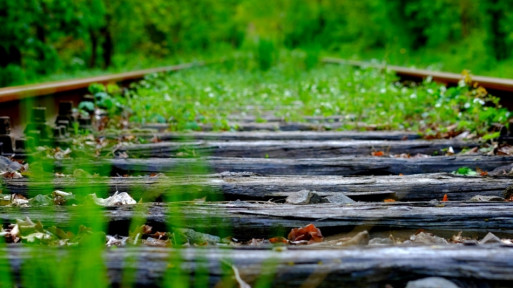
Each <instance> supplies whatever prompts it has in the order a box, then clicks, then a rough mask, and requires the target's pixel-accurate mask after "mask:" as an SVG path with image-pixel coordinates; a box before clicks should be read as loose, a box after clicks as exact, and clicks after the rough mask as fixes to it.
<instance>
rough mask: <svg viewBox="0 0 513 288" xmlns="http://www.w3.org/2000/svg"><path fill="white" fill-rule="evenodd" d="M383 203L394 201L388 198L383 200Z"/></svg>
mask: <svg viewBox="0 0 513 288" xmlns="http://www.w3.org/2000/svg"><path fill="white" fill-rule="evenodd" d="M383 202H395V200H394V199H390V198H388V199H385V200H383Z"/></svg>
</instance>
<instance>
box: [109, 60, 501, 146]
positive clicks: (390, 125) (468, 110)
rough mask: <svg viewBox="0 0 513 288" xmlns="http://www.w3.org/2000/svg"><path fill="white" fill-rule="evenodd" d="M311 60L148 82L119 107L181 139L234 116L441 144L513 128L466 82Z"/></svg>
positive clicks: (236, 64)
mask: <svg viewBox="0 0 513 288" xmlns="http://www.w3.org/2000/svg"><path fill="white" fill-rule="evenodd" d="M265 57H266V59H267V56H265ZM311 58H312V56H311V55H310V54H309V53H302V52H298V51H296V52H292V53H289V54H287V55H283V53H282V55H281V62H279V63H278V64H277V65H275V66H273V67H271V68H268V67H261V66H260V65H258V64H257V65H255V64H254V63H255V62H257V63H260V62H259V60H258V59H256V60H255V59H253V58H252V57H251V55H250V57H240V58H237V59H235V60H229V61H227V62H225V63H223V64H215V65H211V66H208V67H202V68H195V69H190V70H184V71H179V72H174V73H168V74H159V75H149V76H147V77H146V78H145V80H143V81H141V82H140V83H139V84H136V85H134V86H133V89H132V90H131V91H130V92H129V96H128V97H126V96H118V97H117V98H116V99H117V101H118V102H119V103H118V104H120V105H123V106H125V107H128V110H129V111H130V120H131V121H133V122H136V123H155V122H160V123H169V124H170V129H171V130H175V131H184V130H201V127H202V126H203V125H211V126H212V127H213V129H214V130H231V129H236V127H234V126H233V125H231V123H230V122H229V121H228V116H230V115H252V116H256V117H257V118H258V119H259V120H260V121H261V120H262V119H263V116H265V115H269V114H272V115H274V116H277V117H282V118H284V119H285V120H288V121H302V120H303V118H304V116H333V115H337V116H342V117H345V119H347V120H346V121H345V122H344V124H345V126H344V129H365V128H369V127H373V128H375V129H383V130H407V131H414V132H419V133H423V134H424V135H426V136H427V137H435V138H437V137H444V136H447V135H453V134H457V133H461V132H463V131H468V132H470V133H475V134H476V135H478V136H483V135H487V134H488V133H492V132H495V131H494V130H493V124H495V123H498V124H502V125H506V124H507V120H508V118H509V117H510V113H509V112H508V111H507V110H506V109H504V108H501V107H500V106H499V105H498V104H497V103H498V99H497V98H495V97H493V96H491V95H488V94H487V92H486V91H485V90H483V89H482V88H477V89H476V88H475V87H471V85H470V84H468V83H465V82H464V81H462V82H461V83H460V85H459V86H458V87H451V88H446V87H444V86H442V85H439V84H437V83H433V82H430V81H425V82H424V83H421V84H415V85H404V84H402V83H400V82H398V78H397V77H396V76H395V75H394V74H393V73H390V72H386V71H380V70H378V69H374V68H365V69H357V68H351V67H346V66H336V65H319V64H317V65H313V64H311V60H310V59H311ZM266 63H267V62H266ZM258 67H260V68H262V69H258ZM462 78H464V77H463V75H462ZM494 135H495V134H494ZM492 138H493V137H492Z"/></svg>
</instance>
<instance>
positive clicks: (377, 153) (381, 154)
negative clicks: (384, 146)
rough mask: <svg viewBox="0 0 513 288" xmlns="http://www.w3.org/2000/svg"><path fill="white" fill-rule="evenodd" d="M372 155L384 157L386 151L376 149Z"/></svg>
mask: <svg viewBox="0 0 513 288" xmlns="http://www.w3.org/2000/svg"><path fill="white" fill-rule="evenodd" d="M371 155H372V156H374V157H382V156H383V155H385V152H383V151H374V152H372V153H371Z"/></svg>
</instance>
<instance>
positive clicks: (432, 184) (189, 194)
mask: <svg viewBox="0 0 513 288" xmlns="http://www.w3.org/2000/svg"><path fill="white" fill-rule="evenodd" d="M329 61H330V62H333V60H329ZM188 67H191V66H174V68H172V69H171V70H173V69H174V70H176V69H186V68H188ZM153 72H155V71H153ZM429 73H431V72H429ZM399 76H401V74H399ZM431 76H433V75H431ZM130 77H133V78H130V80H132V79H136V78H137V77H142V76H141V75H139V76H130ZM437 77H438V76H437ZM451 77H452V76H451ZM433 78H434V79H435V77H434V76H433ZM102 79H104V80H105V81H107V82H109V81H113V80H116V79H117V80H120V79H125V80H127V79H128V78H123V77H122V78H115V77H114V78H111V79H110V80H109V79H108V78H102ZM474 79H476V78H474ZM436 80H439V79H438V78H437V79H436ZM439 81H442V82H443V79H442V80H439ZM447 81H449V80H447ZM451 81H453V80H451ZM506 82H507V81H506ZM84 83H89V82H87V81H84ZM447 83H453V82H447ZM480 83H481V84H482V83H483V82H480ZM62 85H64V84H62ZM80 85H85V84H80ZM504 85H505V86H504V87H506V86H507V87H510V86H508V85H509V84H507V83H506V84H504ZM64 86H65V85H64ZM64 86H63V87H64ZM84 87H85V86H80V87H76V89H83V88H84ZM495 87H496V89H505V91H506V88H504V87H503V86H495ZM501 87H502V88H501ZM30 89H33V90H34V91H39V90H38V89H37V87H36V86H33V87H31V88H30ZM59 89H62V91H61V92H64V91H75V90H74V88H73V89H72V88H70V87H68V88H59ZM507 89H509V88H507ZM12 91H14V90H12ZM19 91H21V90H19ZM508 91H509V90H508ZM53 92H55V91H53ZM53 92H52V91H50V90H45V91H43V92H41V91H39V92H37V93H36V94H38V95H39V96H41V97H44V94H46V93H53ZM12 93H14V92H12ZM16 93H18V95H22V94H23V93H21V92H16ZM66 93H67V92H66ZM0 95H2V94H0ZM3 95H6V94H3ZM12 95H14V94H12ZM23 95H25V96H23V97H26V96H27V95H26V94H23ZM34 95H35V94H34ZM0 99H1V98H0ZM4 99H7V98H4ZM11 100H12V99H11ZM18 100H19V99H18ZM233 119H236V120H235V121H240V122H241V123H242V122H243V123H246V126H244V125H240V126H239V127H241V128H240V129H241V130H244V129H245V130H246V131H236V132H194V133H178V132H167V131H165V126H162V125H157V124H155V125H148V127H146V128H152V129H153V130H152V131H151V132H150V133H148V132H145V133H143V132H141V134H136V133H135V132H133V131H118V133H115V134H110V135H109V134H103V135H101V138H102V139H111V140H113V141H119V142H123V141H124V140H123V139H129V138H131V137H140V138H144V139H146V140H147V141H146V142H148V143H146V144H137V145H135V144H129V143H124V145H116V146H102V147H101V148H96V149H94V151H95V153H97V155H100V156H101V158H100V160H98V158H97V157H89V158H87V159H86V158H80V157H78V156H77V155H75V154H73V155H72V154H69V153H68V154H66V152H65V149H64V148H63V149H62V150H59V151H52V152H51V153H50V152H48V150H44V151H43V152H41V151H39V152H37V151H36V152H34V153H47V154H43V156H41V155H40V156H41V157H40V158H36V159H38V161H36V162H33V163H32V164H31V166H30V167H29V170H28V171H29V173H24V172H23V171H22V170H23V169H22V168H21V165H20V164H17V163H16V162H9V161H10V160H9V159H7V158H2V159H1V160H2V161H3V162H0V165H3V166H0V167H4V170H6V169H7V168H6V167H7V166H9V168H10V169H11V170H15V171H21V172H20V176H23V177H4V179H3V180H1V181H2V182H1V183H2V186H1V188H0V189H1V190H2V193H3V195H11V196H10V197H7V198H3V199H4V200H2V201H10V202H9V203H10V205H8V206H0V210H1V213H0V219H1V220H2V222H3V224H4V228H5V229H6V230H4V232H3V233H4V234H3V235H4V236H5V237H6V239H8V240H12V241H13V242H15V241H14V240H13V239H16V237H17V236H19V237H18V238H19V239H21V240H23V241H22V242H28V241H29V240H27V239H32V241H34V242H39V243H42V244H41V245H42V247H43V248H42V249H37V250H36V251H37V254H34V250H33V249H34V248H32V247H33V246H31V245H27V244H20V243H13V244H9V245H6V246H3V247H2V248H1V249H0V260H2V261H0V265H4V266H5V265H8V266H9V269H10V271H11V272H12V274H13V275H14V277H13V279H14V281H15V283H17V284H19V285H22V284H23V279H24V278H23V277H24V276H23V273H24V271H25V270H24V269H25V268H24V267H25V266H26V265H27V264H29V263H37V261H39V260H41V259H44V258H48V257H55V255H57V254H58V255H59V257H62V258H63V259H68V258H66V257H67V255H72V254H73V253H74V250H73V249H55V248H52V247H47V246H44V244H48V242H49V243H52V244H53V245H55V244H56V243H72V242H73V241H75V240H74V239H75V238H73V237H72V236H70V235H71V234H70V233H71V232H70V233H68V234H66V232H65V231H72V234H73V233H76V234H80V233H81V232H80V231H84V228H80V229H78V228H77V227H79V226H80V225H83V226H86V227H98V223H96V222H95V221H97V220H95V219H102V221H105V222H106V223H107V224H106V225H105V231H104V232H105V233H106V235H107V236H106V235H102V236H101V237H104V238H106V239H105V242H107V246H110V247H108V248H104V249H100V252H99V253H100V255H101V257H100V258H99V259H100V260H99V261H104V268H105V269H106V271H107V275H108V281H109V283H110V284H111V285H112V286H116V287H117V286H124V285H134V286H136V287H154V286H163V285H165V284H163V283H166V285H170V284H169V283H170V282H166V281H169V277H171V278H172V277H177V278H176V279H182V281H185V283H187V282H188V283H189V284H190V285H197V286H198V285H199V286H211V287H214V286H216V285H217V287H248V285H249V286H251V287H252V286H253V285H255V284H257V283H260V284H262V283H267V284H266V285H267V286H274V287H284V286H287V287H341V286H354V287H369V286H371V287H385V286H386V285H389V287H390V286H391V287H404V286H405V285H406V284H407V283H408V282H409V281H415V280H419V279H423V278H426V277H442V278H444V280H439V281H450V282H452V284H453V285H456V286H459V287H509V286H511V283H512V281H513V277H512V276H511V273H509V269H508V268H510V267H512V265H513V260H512V259H513V257H512V256H513V254H512V253H513V242H512V241H513V240H511V239H513V213H511V209H512V208H513V207H512V205H513V204H512V202H509V201H510V200H511V196H512V192H511V188H510V187H511V185H513V179H512V178H510V175H509V173H510V172H511V163H512V162H513V156H508V155H484V154H483V153H480V152H479V151H478V149H477V148H476V147H479V146H480V145H481V143H479V142H472V141H461V140H458V139H449V140H431V141H426V140H422V139H420V137H419V135H417V134H415V133H408V132H401V131H393V132H383V131H370V132H353V131H340V132H338V131H322V130H323V129H325V128H326V123H329V124H330V125H334V124H336V123H337V120H336V119H328V120H326V119H322V118H316V119H308V121H310V123H308V124H305V123H283V122H282V121H280V119H275V120H272V119H269V120H270V121H269V122H268V123H266V124H265V125H263V124H262V123H256V118H252V117H248V118H245V119H240V117H235V116H234V118H233ZM325 120H326V121H325ZM4 127H5V125H4ZM244 127H245V128H244ZM4 130H8V129H4ZM159 130H161V131H159ZM254 130H258V131H254ZM284 130H286V131H284ZM319 130H320V131H319ZM0 132H1V131H0ZM4 132H5V131H4ZM0 134H1V133H0ZM4 134H8V133H4ZM99 138H100V137H98V138H90V139H86V140H84V141H93V145H94V144H95V143H96V142H94V141H99V140H98V139H99ZM149 140H151V141H149ZM57 143H58V144H63V145H64V144H65V143H67V142H66V140H62V141H60V142H57ZM97 143H100V142H97ZM474 148H475V149H474ZM84 150H85V149H84ZM461 151H473V152H474V153H470V152H469V153H466V154H465V155H463V154H458V152H461ZM81 152H84V151H81ZM85 152H86V153H87V151H85ZM48 153H50V154H48ZM59 153H60V154H59ZM34 155H35V154H34ZM34 155H32V157H35V156H34ZM32 166H33V167H32ZM461 167H469V168H471V169H472V170H477V171H479V173H474V174H471V175H469V174H468V173H459V174H458V173H453V172H454V171H458V170H459V168H461ZM0 170H2V169H0ZM31 170H32V171H35V172H32V173H30V171H31ZM94 174H96V175H94ZM462 174H465V175H462ZM57 191H59V192H57ZM62 191H64V192H62ZM119 192H126V193H127V194H123V193H121V194H120V193H119ZM91 193H95V194H96V195H97V196H96V198H94V201H96V203H99V204H102V205H105V203H107V202H108V201H118V202H115V203H116V204H113V205H110V206H109V205H107V207H105V208H103V207H101V206H97V205H89V204H88V203H89V202H90V201H91V199H90V196H89V194H91ZM121 195H123V196H122V197H125V198H120V197H121ZM126 195H128V196H129V197H127V196H126ZM107 197H113V198H107ZM26 198H28V199H30V200H27V199H26ZM98 199H100V200H98ZM101 199H104V200H101ZM107 199H108V200H107ZM139 199H141V200H140V201H139ZM25 201H26V202H25ZM45 201H46V202H45ZM55 202H58V204H64V203H67V204H68V205H54V203H55ZM13 203H14V204H13ZM41 203H42V204H41ZM108 203H111V202H108ZM99 207H101V208H99ZM27 217H28V219H32V222H31V221H29V220H25V221H22V220H17V219H27ZM36 221H40V224H39V223H35V222H36ZM11 223H17V228H14V227H13V226H10V227H9V226H7V225H8V224H11ZM31 223H32V224H31ZM309 224H313V225H314V226H315V227H316V228H312V227H311V226H308V225H309ZM95 225H96V226H95ZM142 225H147V226H142ZM100 226H101V227H103V226H102V225H100ZM52 227H53V228H52ZM55 227H57V228H58V229H57V228H55ZM299 227H310V228H308V229H305V230H293V229H296V228H299ZM15 229H18V230H19V231H18V232H16V233H18V234H16V233H15V232H13V230H15ZM59 229H60V230H59ZM317 229H319V230H320V232H319V231H318V230H317ZM20 231H21V232H20ZM26 231H28V232H26ZM77 231H78V232H77ZM292 231H295V232H294V233H292ZM93 232H94V231H93ZM93 232H90V233H91V234H88V235H95V234H94V233H93ZM38 233H39V234H38ZM320 233H322V236H321V235H319V234H320ZM27 235H31V236H30V237H32V238H30V237H29V236H27ZM45 235H46V236H45ZM56 235H57V236H56ZM80 235H81V234H80ZM8 237H11V238H8ZM38 237H39V238H38ZM45 237H48V238H45ZM52 237H53V238H52ZM82 237H83V236H82ZM321 237H322V240H323V241H319V240H320V239H321ZM55 238H57V239H55ZM102 239H103V238H102ZM57 240H58V241H57ZM52 241H53V242H52ZM50 246H52V245H50ZM112 246H119V247H117V248H116V249H114V248H113V247H112ZM38 247H41V246H38ZM6 259H7V260H8V261H3V260H6ZM38 259H39V260H38ZM69 259H71V260H70V261H71V262H69V263H67V265H72V266H71V267H75V266H76V265H78V264H77V263H74V262H73V257H71V258H69ZM77 261H78V260H77ZM33 265H36V264H33ZM73 265H75V266H73ZM77 267H78V266H77ZM3 268H5V267H3ZM3 268H2V269H3ZM0 271H1V270H0ZM126 271H130V272H131V273H133V274H134V275H135V276H134V277H127V276H126ZM170 275H171V276H170ZM50 276H51V275H49V274H48V275H46V274H44V273H42V275H41V276H39V277H40V278H41V279H42V280H45V277H50ZM172 279H174V278H172ZM47 280H48V281H50V280H49V279H47ZM265 281H267V282H265ZM428 281H429V280H428ZM431 281H433V280H431ZM431 283H433V282H431ZM445 283H447V282H445ZM456 286H455V287H456Z"/></svg>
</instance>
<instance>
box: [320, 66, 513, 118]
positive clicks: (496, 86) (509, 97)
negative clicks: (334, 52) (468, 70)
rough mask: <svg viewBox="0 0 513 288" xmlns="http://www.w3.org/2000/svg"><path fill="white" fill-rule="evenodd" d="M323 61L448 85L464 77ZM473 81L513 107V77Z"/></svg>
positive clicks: (402, 77)
mask: <svg viewBox="0 0 513 288" xmlns="http://www.w3.org/2000/svg"><path fill="white" fill-rule="evenodd" d="M322 62H324V63H326V64H340V65H349V66H354V67H375V68H379V69H388V70H391V71H393V72H395V73H396V75H397V76H399V77H400V78H401V79H402V80H412V81H416V82H420V81H423V80H424V79H426V78H428V77H431V79H432V80H433V81H435V82H438V83H442V84H446V85H458V82H459V81H461V80H462V79H464V76H463V75H461V74H457V73H449V72H437V71H430V70H426V69H414V68H406V67H401V66H396V65H388V64H374V63H369V62H364V61H354V60H345V59H338V58H324V59H323V60H322ZM472 81H473V82H475V83H478V84H479V85H480V86H481V87H483V88H485V89H486V90H487V91H488V92H489V93H491V94H492V95H494V96H497V97H500V98H501V104H502V105H503V106H505V107H508V108H510V109H513V79H506V78H496V77H487V76H478V75H475V76H474V75H472Z"/></svg>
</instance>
